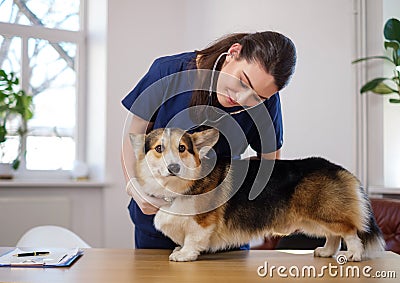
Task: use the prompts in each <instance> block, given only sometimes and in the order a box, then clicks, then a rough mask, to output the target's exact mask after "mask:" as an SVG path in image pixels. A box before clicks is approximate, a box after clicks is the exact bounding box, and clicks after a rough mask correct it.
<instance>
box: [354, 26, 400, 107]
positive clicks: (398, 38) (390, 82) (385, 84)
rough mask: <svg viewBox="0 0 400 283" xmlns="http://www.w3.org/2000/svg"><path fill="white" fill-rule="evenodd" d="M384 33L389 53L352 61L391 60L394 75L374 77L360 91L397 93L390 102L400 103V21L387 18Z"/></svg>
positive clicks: (385, 44)
mask: <svg viewBox="0 0 400 283" xmlns="http://www.w3.org/2000/svg"><path fill="white" fill-rule="evenodd" d="M383 35H384V37H385V41H384V46H385V49H386V50H387V51H388V53H389V55H387V56H385V55H384V56H370V57H364V58H360V59H357V60H354V61H353V62H352V63H358V62H362V61H366V60H371V59H381V60H385V61H387V62H390V64H391V65H392V66H393V76H391V77H379V78H375V79H372V80H371V81H369V82H367V83H366V84H365V85H363V86H362V87H361V89H360V93H364V92H367V91H371V92H373V93H376V94H380V95H386V94H397V97H396V98H390V99H389V102H391V103H400V21H399V20H398V19H394V18H392V19H389V20H387V21H386V23H385V27H384V29H383Z"/></svg>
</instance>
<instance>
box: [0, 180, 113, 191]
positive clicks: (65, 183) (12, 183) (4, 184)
mask: <svg viewBox="0 0 400 283" xmlns="http://www.w3.org/2000/svg"><path fill="white" fill-rule="evenodd" d="M105 187H107V184H106V183H104V182H101V181H92V180H87V181H86V180H85V181H75V180H70V179H69V180H57V179H56V180H45V179H43V180H40V179H37V180H36V179H35V180H29V179H12V180H0V189H1V188H53V189H54V188H105Z"/></svg>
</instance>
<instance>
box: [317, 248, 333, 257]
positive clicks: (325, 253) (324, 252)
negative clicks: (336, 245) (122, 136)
mask: <svg viewBox="0 0 400 283" xmlns="http://www.w3.org/2000/svg"><path fill="white" fill-rule="evenodd" d="M334 255H335V251H332V250H331V249H327V248H325V247H318V248H316V249H315V250H314V256H317V257H332V256H334Z"/></svg>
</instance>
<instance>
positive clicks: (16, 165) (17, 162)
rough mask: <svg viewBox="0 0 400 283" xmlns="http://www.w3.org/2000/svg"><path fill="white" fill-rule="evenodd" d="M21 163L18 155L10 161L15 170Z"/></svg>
mask: <svg viewBox="0 0 400 283" xmlns="http://www.w3.org/2000/svg"><path fill="white" fill-rule="evenodd" d="M20 164H21V161H20V160H19V159H18V157H17V158H16V159H14V161H13V162H12V165H11V166H12V168H13V169H14V170H17V169H18V168H19V165H20Z"/></svg>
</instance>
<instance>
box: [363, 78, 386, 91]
mask: <svg viewBox="0 0 400 283" xmlns="http://www.w3.org/2000/svg"><path fill="white" fill-rule="evenodd" d="M387 79H388V78H376V79H373V80H371V81H369V82H367V83H366V84H365V85H364V86H363V87H362V88H361V89H360V92H361V93H364V92H367V91H372V90H373V89H374V88H376V86H377V85H378V84H380V83H381V82H383V81H384V80H387Z"/></svg>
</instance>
